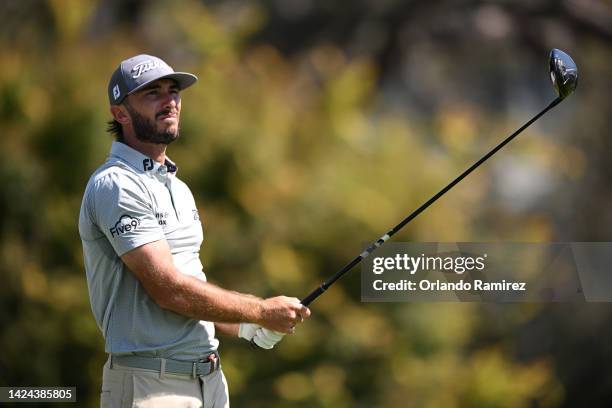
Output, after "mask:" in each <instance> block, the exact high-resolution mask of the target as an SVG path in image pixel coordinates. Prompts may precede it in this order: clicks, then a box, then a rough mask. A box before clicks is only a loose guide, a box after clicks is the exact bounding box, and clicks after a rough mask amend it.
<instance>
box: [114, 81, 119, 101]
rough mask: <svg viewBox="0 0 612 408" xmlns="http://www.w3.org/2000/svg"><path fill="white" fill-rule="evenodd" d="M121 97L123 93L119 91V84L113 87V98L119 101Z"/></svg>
mask: <svg viewBox="0 0 612 408" xmlns="http://www.w3.org/2000/svg"><path fill="white" fill-rule="evenodd" d="M120 96H121V91H120V90H119V84H117V85H115V86H114V87H113V98H115V100H117V99H119V97H120Z"/></svg>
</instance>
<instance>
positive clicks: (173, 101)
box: [163, 93, 178, 109]
mask: <svg viewBox="0 0 612 408" xmlns="http://www.w3.org/2000/svg"><path fill="white" fill-rule="evenodd" d="M176 105H178V95H176V94H173V93H168V94H166V97H165V98H164V102H163V106H164V108H165V109H168V108H169V109H174V108H176Z"/></svg>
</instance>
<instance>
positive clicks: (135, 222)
mask: <svg viewBox="0 0 612 408" xmlns="http://www.w3.org/2000/svg"><path fill="white" fill-rule="evenodd" d="M139 225H140V220H139V219H138V218H136V217H132V216H130V215H127V214H123V215H122V216H121V217H120V218H119V221H117V222H116V223H115V226H114V227H111V228H110V233H111V236H113V237H114V236H119V235H122V234H125V233H126V232H130V231H134V230H135V229H136V227H138V226H139Z"/></svg>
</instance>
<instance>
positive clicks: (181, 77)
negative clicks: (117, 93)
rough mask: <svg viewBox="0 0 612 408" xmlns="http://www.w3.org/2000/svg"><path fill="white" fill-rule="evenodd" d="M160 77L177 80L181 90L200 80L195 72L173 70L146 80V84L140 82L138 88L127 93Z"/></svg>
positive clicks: (129, 93)
mask: <svg viewBox="0 0 612 408" xmlns="http://www.w3.org/2000/svg"><path fill="white" fill-rule="evenodd" d="M160 79H173V80H175V81H176V83H177V84H178V86H179V89H180V90H181V91H182V90H183V89H185V88H189V87H190V86H191V85H193V84H195V83H196V82H197V81H198V77H197V76H195V75H193V74H190V73H189V72H173V73H171V74H167V75H162V76H160V77H157V78H154V79H152V80H150V81H147V82H145V83H144V84H140V85H138V86H137V87H136V88H134V89H132V91H131V92H128V94H127V95H131V94H133V93H134V92H137V91H138V90H140V89H142V88H144V87H145V86H147V85H149V84H150V83H151V82H155V81H159V80H160Z"/></svg>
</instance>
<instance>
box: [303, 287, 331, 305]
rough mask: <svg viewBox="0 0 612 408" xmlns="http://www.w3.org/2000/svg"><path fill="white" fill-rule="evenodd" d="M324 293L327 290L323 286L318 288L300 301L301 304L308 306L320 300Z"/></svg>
mask: <svg viewBox="0 0 612 408" xmlns="http://www.w3.org/2000/svg"><path fill="white" fill-rule="evenodd" d="M323 292H325V288H323V285H321V286H319V287H318V288H316V289H315V290H313V291H312V292H310V294H309V295H308V296H306V297H305V298H304V299H302V300H301V301H300V303H301V304H303V305H304V306H308V305H310V304H311V303H312V302H313V301H314V300H315V299H316V298H318V297H319V296H320V295H321V294H322V293H323Z"/></svg>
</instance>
